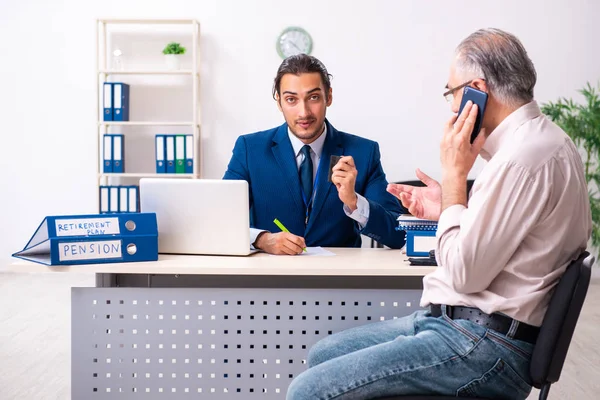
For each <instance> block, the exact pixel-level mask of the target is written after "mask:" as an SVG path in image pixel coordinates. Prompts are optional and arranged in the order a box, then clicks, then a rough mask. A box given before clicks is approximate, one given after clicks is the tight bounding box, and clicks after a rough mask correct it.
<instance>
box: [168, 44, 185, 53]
mask: <svg viewBox="0 0 600 400" xmlns="http://www.w3.org/2000/svg"><path fill="white" fill-rule="evenodd" d="M163 54H185V47H183V46H181V45H180V44H179V43H175V42H171V43H169V44H168V45H166V46H165V48H164V49H163Z"/></svg>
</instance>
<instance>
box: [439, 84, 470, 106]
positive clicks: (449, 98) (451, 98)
mask: <svg viewBox="0 0 600 400" xmlns="http://www.w3.org/2000/svg"><path fill="white" fill-rule="evenodd" d="M471 82H473V79H471V80H470V81H467V82H465V83H463V84H462V85H459V86H457V87H455V88H452V89H450V90H448V91H447V92H446V93H444V98H445V99H446V101H447V102H448V103H452V102H453V101H454V92H455V91H457V90H458V89H462V88H464V87H465V86H467V85H468V84H469V83H471Z"/></svg>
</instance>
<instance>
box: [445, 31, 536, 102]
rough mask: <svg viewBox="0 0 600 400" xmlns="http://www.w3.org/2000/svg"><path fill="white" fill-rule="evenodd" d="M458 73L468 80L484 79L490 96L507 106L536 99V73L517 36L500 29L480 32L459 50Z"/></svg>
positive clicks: (457, 49) (472, 36)
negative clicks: (534, 97) (534, 92)
mask: <svg viewBox="0 0 600 400" xmlns="http://www.w3.org/2000/svg"><path fill="white" fill-rule="evenodd" d="M456 70H457V73H459V74H461V75H469V77H465V79H470V78H473V79H475V78H482V79H485V81H486V84H487V86H488V87H489V90H490V92H491V93H493V94H494V96H496V98H498V100H499V101H500V102H502V103H504V104H506V105H510V106H516V107H519V106H521V105H523V104H526V103H529V102H530V101H532V100H533V88H534V86H535V83H536V80H537V74H536V72H535V67H534V66H533V62H532V61H531V59H530V58H529V56H528V55H527V51H525V48H524V47H523V44H521V42H520V41H519V39H517V37H516V36H514V35H512V34H510V33H508V32H504V31H502V30H500V29H480V30H478V31H477V32H474V33H472V34H471V35H469V37H467V38H466V39H464V40H463V41H462V42H461V43H460V44H459V45H458V47H457V48H456Z"/></svg>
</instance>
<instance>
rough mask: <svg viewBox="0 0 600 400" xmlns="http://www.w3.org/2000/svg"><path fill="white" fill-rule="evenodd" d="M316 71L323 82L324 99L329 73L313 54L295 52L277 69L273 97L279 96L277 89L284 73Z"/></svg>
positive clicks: (329, 80)
mask: <svg viewBox="0 0 600 400" xmlns="http://www.w3.org/2000/svg"><path fill="white" fill-rule="evenodd" d="M312 72H317V73H319V74H320V75H321V81H322V82H323V86H325V99H327V97H328V96H329V88H331V78H332V76H331V74H329V73H328V72H327V68H325V65H323V63H322V62H321V61H319V60H318V59H317V58H315V57H313V56H309V55H306V54H296V55H293V56H289V57H288V58H286V59H285V60H283V62H282V63H281V65H280V66H279V69H278V70H277V76H276V77H275V82H274V84H273V98H274V99H276V100H277V97H276V95H279V96H281V93H280V91H279V89H280V86H281V78H283V76H284V75H285V74H294V75H300V74H307V73H312Z"/></svg>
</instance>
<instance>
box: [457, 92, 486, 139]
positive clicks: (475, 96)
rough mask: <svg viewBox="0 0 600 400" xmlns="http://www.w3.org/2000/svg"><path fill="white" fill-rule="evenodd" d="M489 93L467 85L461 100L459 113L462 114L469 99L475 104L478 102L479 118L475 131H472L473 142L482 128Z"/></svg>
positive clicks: (474, 127)
mask: <svg viewBox="0 0 600 400" xmlns="http://www.w3.org/2000/svg"><path fill="white" fill-rule="evenodd" d="M487 99H488V95H487V93H486V92H482V91H481V90H477V89H475V88H472V87H470V86H467V87H465V90H464V91H463V97H462V100H461V102H460V108H459V109H458V115H460V114H461V113H462V111H463V108H465V104H467V101H469V100H471V101H472V102H473V104H477V120H476V121H475V125H474V126H473V132H472V133H471V143H473V142H474V141H475V138H476V137H477V135H478V134H479V131H480V130H481V123H482V121H483V114H484V113H485V105H486V104H487Z"/></svg>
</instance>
